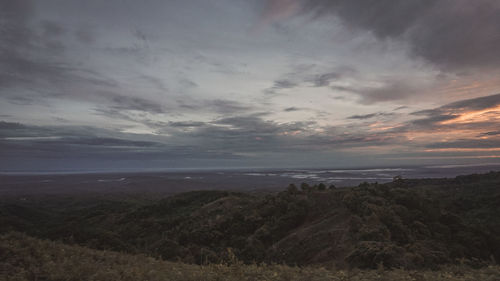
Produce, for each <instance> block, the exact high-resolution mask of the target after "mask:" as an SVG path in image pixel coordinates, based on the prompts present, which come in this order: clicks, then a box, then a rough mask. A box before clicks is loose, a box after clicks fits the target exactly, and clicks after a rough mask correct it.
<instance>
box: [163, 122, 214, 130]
mask: <svg viewBox="0 0 500 281" xmlns="http://www.w3.org/2000/svg"><path fill="white" fill-rule="evenodd" d="M205 125H206V123H205V122H199V121H178V122H168V126H171V127H178V128H192V127H203V126H205Z"/></svg>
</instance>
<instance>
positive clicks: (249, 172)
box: [0, 163, 500, 194]
mask: <svg viewBox="0 0 500 281" xmlns="http://www.w3.org/2000/svg"><path fill="white" fill-rule="evenodd" d="M489 171H500V163H498V164H496V163H492V164H481V165H477V164H476V165H434V166H412V167H383V168H381V167H377V168H370V167H367V168H356V169H333V168H331V169H328V168H323V169H248V168H247V169H163V170H142V171H137V170H119V171H116V170H115V171H103V170H99V171H82V170H80V171H57V172H51V171H45V172H40V171H38V172H29V171H27V172H20V171H17V172H5V171H4V172H1V171H0V193H2V192H3V193H4V194H6V193H15V192H21V191H22V192H25V193H28V192H52V193H57V192H66V191H71V190H90V191H103V190H117V191H120V192H121V191H154V192H169V193H174V192H182V191H188V190H202V189H224V190H283V189H284V188H286V186H288V184H290V183H294V184H296V185H299V184H300V183H302V182H306V183H308V184H316V183H320V182H322V183H325V184H327V185H331V184H333V185H335V186H337V187H344V186H356V185H358V184H360V183H362V182H379V183H385V182H390V181H392V180H393V178H394V177H395V176H402V177H403V178H454V177H456V176H458V175H467V174H473V173H485V172H489Z"/></svg>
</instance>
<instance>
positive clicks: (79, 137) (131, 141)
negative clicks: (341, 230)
mask: <svg viewBox="0 0 500 281" xmlns="http://www.w3.org/2000/svg"><path fill="white" fill-rule="evenodd" d="M0 155H2V159H1V161H0V165H1V166H2V167H4V168H6V167H10V166H9V165H8V162H9V161H10V163H11V164H14V163H15V162H16V161H17V160H21V161H25V160H29V161H35V160H37V159H43V160H44V161H47V162H50V161H53V160H58V159H59V160H61V159H64V160H68V159H71V160H72V161H74V162H75V165H77V164H78V163H79V162H81V160H82V159H92V161H108V160H110V159H114V160H120V161H124V160H127V161H140V160H142V161H145V160H155V159H157V160H162V159H163V160H166V159H184V158H195V159H196V158H197V159H204V158H205V159H210V158H213V159H216V158H235V157H236V156H234V155H232V154H231V153H228V152H217V151H207V150H206V149H205V148H204V147H202V146H199V145H198V146H190V145H186V144H181V143H177V144H172V145H170V144H166V142H165V140H163V141H160V140H150V136H143V135H137V134H124V133H116V132H113V131H109V130H104V129H98V128H93V127H78V126H53V127H50V126H31V125H23V124H19V123H10V122H3V121H0ZM51 163H52V162H51ZM93 163H94V164H95V163H98V162H93ZM136 164H137V163H136ZM143 164H144V165H146V163H143ZM6 165H7V166H6Z"/></svg>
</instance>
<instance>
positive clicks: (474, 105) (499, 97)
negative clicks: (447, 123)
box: [412, 94, 500, 119]
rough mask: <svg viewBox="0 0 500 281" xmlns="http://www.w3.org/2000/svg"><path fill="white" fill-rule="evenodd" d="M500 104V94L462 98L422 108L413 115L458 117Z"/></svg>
mask: <svg viewBox="0 0 500 281" xmlns="http://www.w3.org/2000/svg"><path fill="white" fill-rule="evenodd" d="M499 105H500V94H495V95H490V96H485V97H479V98H473V99H466V100H460V101H457V102H453V103H449V104H446V105H443V106H441V107H438V108H435V109H428V110H421V111H417V112H413V113H412V114H413V115H424V116H429V117H434V118H437V119H439V118H440V117H443V118H445V117H458V116H459V114H461V113H466V112H468V111H479V110H485V109H488V108H495V107H497V106H499Z"/></svg>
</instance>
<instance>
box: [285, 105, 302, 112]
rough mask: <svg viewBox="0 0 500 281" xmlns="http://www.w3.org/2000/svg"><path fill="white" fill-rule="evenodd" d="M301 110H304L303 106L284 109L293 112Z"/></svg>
mask: <svg viewBox="0 0 500 281" xmlns="http://www.w3.org/2000/svg"><path fill="white" fill-rule="evenodd" d="M300 110H302V108H299V107H295V106H292V107H287V108H285V109H283V111H284V112H293V111H300Z"/></svg>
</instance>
